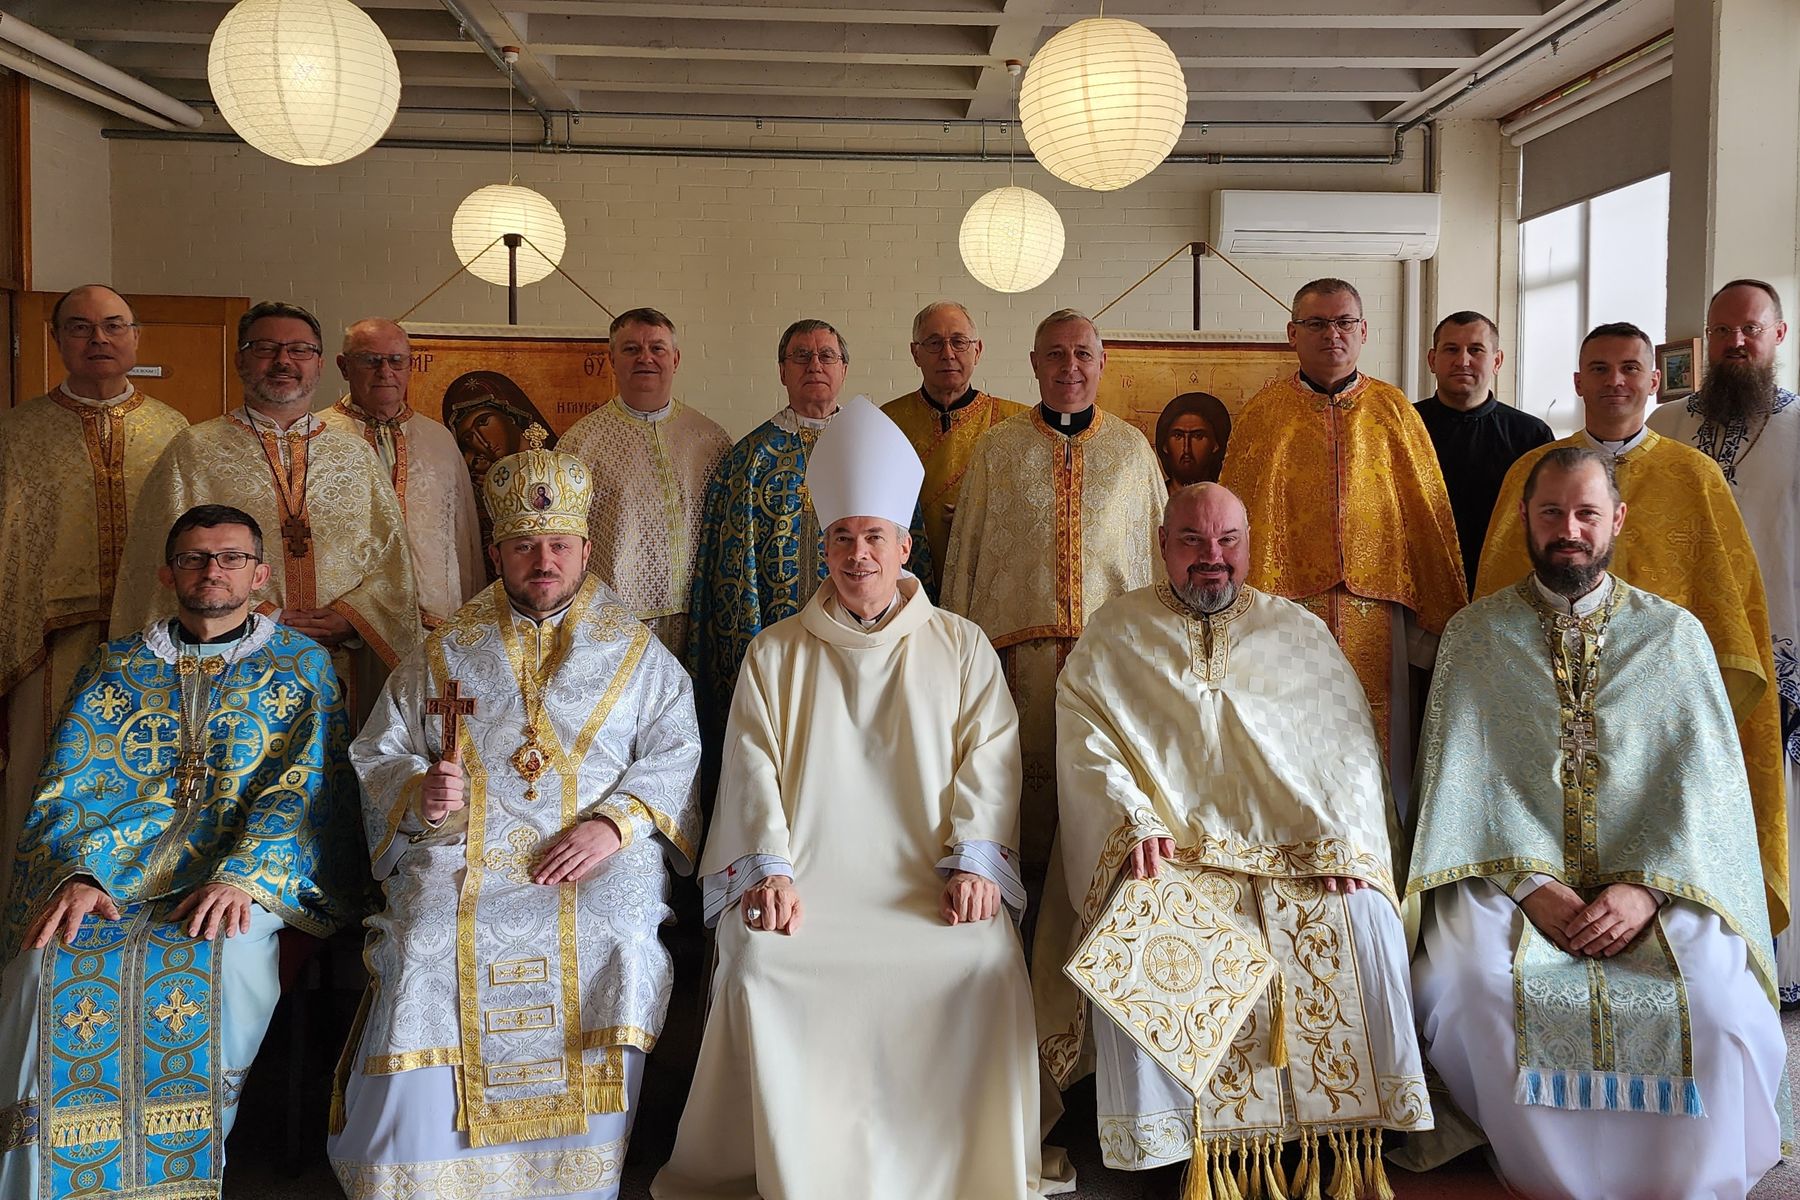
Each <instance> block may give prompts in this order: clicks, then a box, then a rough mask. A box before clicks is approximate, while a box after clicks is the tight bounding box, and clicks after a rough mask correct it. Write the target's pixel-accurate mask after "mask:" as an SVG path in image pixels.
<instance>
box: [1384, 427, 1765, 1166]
mask: <svg viewBox="0 0 1800 1200" xmlns="http://www.w3.org/2000/svg"><path fill="white" fill-rule="evenodd" d="M1521 508H1522V516H1523V518H1524V522H1525V527H1526V539H1527V543H1528V546H1529V549H1530V553H1531V561H1532V564H1533V572H1532V574H1530V575H1528V576H1526V577H1525V578H1524V579H1522V580H1520V581H1519V582H1518V583H1517V584H1516V585H1514V586H1512V587H1508V588H1505V589H1503V590H1502V591H1499V592H1496V593H1495V594H1493V595H1492V596H1489V597H1487V598H1486V599H1483V600H1478V601H1476V602H1475V603H1474V604H1472V605H1470V606H1469V607H1468V608H1466V609H1464V610H1463V611H1462V613H1461V614H1459V615H1458V616H1457V617H1456V618H1455V619H1454V620H1452V621H1451V622H1450V625H1449V627H1448V628H1447V629H1446V630H1445V631H1444V639H1443V643H1442V645H1441V646H1440V647H1439V649H1438V660H1437V675H1436V678H1435V679H1434V680H1433V683H1432V689H1431V700H1430V704H1429V707H1428V709H1427V712H1426V720H1425V731H1424V739H1423V741H1422V744H1421V745H1422V749H1421V754H1420V760H1419V773H1420V784H1421V790H1420V799H1421V809H1420V818H1419V829H1418V836H1417V840H1416V842H1415V845H1414V850H1413V861H1412V879H1411V883H1410V884H1409V885H1408V891H1409V894H1415V895H1422V896H1424V898H1425V904H1424V917H1423V924H1422V928H1421V944H1420V949H1419V953H1418V957H1417V959H1416V960H1415V962H1414V964H1413V981H1414V984H1413V986H1414V999H1415V1001H1416V1003H1417V1005H1418V1010H1419V1018H1420V1022H1421V1026H1420V1027H1421V1030H1422V1032H1423V1035H1424V1041H1425V1044H1426V1055H1427V1057H1428V1058H1429V1059H1430V1061H1431V1064H1432V1065H1433V1066H1434V1067H1435V1068H1436V1069H1437V1072H1438V1074H1440V1075H1441V1076H1442V1077H1443V1081H1444V1084H1445V1085H1446V1086H1447V1088H1448V1090H1449V1093H1450V1096H1451V1097H1452V1098H1453V1099H1454V1100H1455V1102H1456V1105H1457V1106H1458V1107H1459V1108H1460V1109H1461V1110H1462V1112H1463V1114H1466V1115H1467V1117H1468V1118H1470V1119H1471V1120H1472V1121H1473V1122H1474V1124H1475V1125H1476V1126H1478V1127H1479V1132H1475V1131H1471V1130H1468V1129H1467V1127H1466V1124H1463V1123H1456V1124H1463V1134H1462V1136H1460V1137H1458V1138H1449V1137H1444V1138H1439V1139H1434V1142H1435V1144H1427V1145H1414V1146H1410V1147H1408V1150H1409V1158H1410V1159H1411V1161H1410V1162H1409V1165H1415V1166H1418V1167H1428V1166H1432V1165H1435V1164H1436V1162H1438V1161H1442V1160H1443V1159H1445V1158H1447V1157H1448V1156H1450V1155H1452V1154H1455V1153H1458V1152H1460V1151H1462V1150H1465V1149H1468V1148H1470V1147H1471V1146H1473V1145H1476V1144H1479V1142H1480V1141H1481V1138H1482V1135H1485V1138H1486V1141H1487V1142H1488V1144H1489V1145H1490V1146H1491V1147H1492V1157H1493V1159H1494V1162H1495V1167H1496V1169H1497V1170H1498V1172H1499V1173H1500V1175H1501V1176H1502V1178H1503V1179H1504V1180H1505V1181H1506V1182H1507V1183H1508V1184H1509V1185H1510V1186H1511V1187H1512V1188H1513V1189H1515V1190H1516V1191H1518V1192H1519V1193H1521V1194H1523V1195H1526V1196H1530V1197H1532V1198H1533V1200H1570V1198H1581V1200H1622V1198H1629V1200H1663V1198H1666V1200H1701V1198H1713V1200H1726V1198H1727V1197H1732V1198H1741V1197H1743V1196H1744V1195H1745V1194H1746V1193H1747V1192H1748V1191H1749V1190H1750V1189H1751V1187H1753V1186H1754V1185H1755V1183H1756V1181H1757V1180H1758V1179H1760V1178H1761V1177H1762V1175H1763V1173H1764V1172H1766V1171H1767V1170H1769V1168H1770V1167H1772V1166H1774V1165H1775V1163H1776V1161H1777V1159H1779V1157H1780V1155H1781V1146H1782V1142H1783V1140H1784V1139H1783V1125H1784V1124H1786V1123H1788V1120H1789V1118H1788V1117H1787V1109H1788V1104H1787V1098H1786V1094H1785V1088H1784V1085H1783V1063H1784V1061H1785V1059H1786V1057H1787V1044H1786V1042H1785V1041H1784V1039H1783V1037H1782V1032H1781V1027H1780V1022H1779V1019H1778V1017H1777V1015H1776V1008H1775V1004H1774V991H1775V977H1774V964H1773V962H1772V960H1771V956H1770V938H1769V923H1768V915H1767V908H1766V905H1765V903H1764V899H1763V875H1762V870H1761V868H1760V866H1759V860H1758V857H1757V842H1756V830H1755V825H1754V819H1753V816H1752V813H1751V807H1750V794H1749V784H1748V782H1747V780H1746V778H1745V773H1744V760H1743V757H1742V755H1741V753H1740V751H1739V748H1738V738H1737V727H1736V724H1735V722H1734V720H1733V718H1732V713H1731V706H1730V703H1729V701H1728V700H1727V698H1726V695H1725V688H1724V684H1723V683H1722V682H1721V679H1720V676H1719V670H1718V665H1717V663H1716V661H1715V659H1714V656H1713V651H1712V648H1711V645H1710V643H1709V642H1708V640H1707V637H1706V632H1705V630H1704V629H1703V628H1702V627H1701V625H1700V623H1699V621H1697V620H1696V619H1695V618H1694V617H1693V616H1692V615H1691V614H1689V613H1688V612H1687V611H1686V610H1685V609H1682V608H1680V607H1678V606H1676V605H1674V604H1671V603H1669V602H1668V601H1666V600H1663V599H1660V598H1659V597H1657V596H1654V595H1652V594H1650V593H1649V592H1645V591H1641V590H1639V589H1637V588H1634V587H1631V586H1629V585H1627V584H1626V583H1624V582H1623V581H1622V580H1620V579H1618V578H1617V577H1615V576H1613V575H1611V574H1609V573H1608V572H1607V569H1606V568H1607V564H1608V563H1609V562H1610V561H1611V558H1612V544H1613V538H1614V537H1615V536H1616V535H1617V534H1618V532H1619V529H1620V528H1621V526H1622V525H1623V524H1624V522H1625V519H1626V514H1625V506H1624V504H1622V503H1620V502H1619V493H1618V490H1617V488H1616V486H1614V482H1613V478H1612V464H1611V460H1610V458H1608V457H1604V456H1602V455H1599V454H1597V453H1595V452H1594V451H1592V450H1589V449H1586V448H1583V447H1573V446H1571V447H1565V448H1562V449H1558V450H1553V451H1551V453H1549V454H1548V455H1546V456H1545V457H1544V458H1542V459H1541V460H1539V462H1538V463H1537V465H1536V467H1535V468H1534V469H1533V470H1532V472H1531V474H1530V476H1529V477H1528V479H1527V480H1526V483H1525V488H1524V501H1523V504H1522V505H1521ZM1450 1124H1452V1123H1451V1122H1446V1125H1447V1126H1448V1125H1450Z"/></svg>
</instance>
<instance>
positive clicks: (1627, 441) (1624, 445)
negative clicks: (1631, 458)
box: [1581, 425, 1650, 458]
mask: <svg viewBox="0 0 1800 1200" xmlns="http://www.w3.org/2000/svg"><path fill="white" fill-rule="evenodd" d="M1581 435H1582V436H1583V437H1585V438H1586V439H1587V440H1588V441H1589V442H1591V443H1592V444H1593V447H1594V449H1596V450H1603V451H1605V452H1606V453H1607V454H1610V455H1612V456H1613V457H1614V458H1618V457H1619V456H1620V455H1621V454H1629V453H1631V452H1632V451H1633V450H1636V449H1637V448H1638V447H1639V446H1641V445H1643V444H1644V439H1645V438H1647V437H1649V436H1650V427H1649V426H1648V425H1639V426H1638V430H1637V432H1636V433H1634V434H1632V435H1631V436H1630V437H1624V438H1603V437H1600V436H1599V435H1597V434H1594V433H1590V432H1589V431H1588V430H1586V429H1583V430H1582V431H1581Z"/></svg>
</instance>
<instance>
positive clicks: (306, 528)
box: [281, 516, 312, 558]
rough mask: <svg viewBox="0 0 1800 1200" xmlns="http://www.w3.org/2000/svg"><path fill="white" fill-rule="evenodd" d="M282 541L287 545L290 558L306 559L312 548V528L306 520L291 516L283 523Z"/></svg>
mask: <svg viewBox="0 0 1800 1200" xmlns="http://www.w3.org/2000/svg"><path fill="white" fill-rule="evenodd" d="M281 540H282V541H283V542H285V543H286V544H287V552H288V557H289V558H305V557H306V554H307V551H309V550H310V549H311V548H312V526H311V525H308V524H307V523H306V518H305V517H301V516H290V517H287V518H284V519H283V520H282V522H281Z"/></svg>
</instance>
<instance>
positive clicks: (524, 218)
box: [450, 183, 568, 287]
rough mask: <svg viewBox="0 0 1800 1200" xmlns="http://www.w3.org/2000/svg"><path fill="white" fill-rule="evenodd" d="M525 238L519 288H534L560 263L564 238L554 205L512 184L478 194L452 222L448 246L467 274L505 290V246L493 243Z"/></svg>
mask: <svg viewBox="0 0 1800 1200" xmlns="http://www.w3.org/2000/svg"><path fill="white" fill-rule="evenodd" d="M508 233H520V234H524V235H525V244H524V245H522V246H520V247H519V283H520V284H521V285H524V284H527V283H536V282H537V281H538V280H540V279H542V278H543V277H544V276H546V275H548V274H550V272H551V271H553V270H555V269H556V264H557V263H559V262H561V261H562V256H563V248H564V247H565V246H566V245H568V234H567V233H566V232H565V231H564V230H563V220H562V216H561V214H559V213H558V212H557V211H556V205H554V204H552V203H550V201H549V200H547V199H546V198H545V197H544V196H543V195H542V194H541V193H539V192H534V191H532V190H531V189H530V188H528V187H519V186H518V185H517V184H511V183H490V184H488V185H487V186H486V187H484V188H476V189H475V190H474V191H472V192H470V193H469V194H468V195H467V196H466V197H464V199H463V202H462V203H461V204H459V205H457V206H456V215H455V216H454V217H452V218H450V244H451V245H453V246H455V247H456V257H457V258H459V259H461V260H462V262H463V265H465V266H467V267H468V268H469V271H470V273H471V274H473V275H476V276H478V277H480V278H482V279H485V280H487V281H488V282H489V283H497V284H499V285H500V286H502V287H505V286H506V244H505V243H504V242H496V241H495V240H494V239H496V238H498V237H501V236H503V235H505V234H508Z"/></svg>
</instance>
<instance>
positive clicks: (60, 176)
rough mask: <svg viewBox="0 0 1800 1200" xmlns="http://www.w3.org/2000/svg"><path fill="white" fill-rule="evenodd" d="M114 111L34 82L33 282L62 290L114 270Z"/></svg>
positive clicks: (32, 134)
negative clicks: (107, 128) (108, 137)
mask: <svg viewBox="0 0 1800 1200" xmlns="http://www.w3.org/2000/svg"><path fill="white" fill-rule="evenodd" d="M116 119H117V118H114V117H113V115H112V114H111V113H108V112H105V111H103V110H101V109H98V108H95V107H94V106H93V105H91V104H88V103H86V102H84V101H81V100H76V99H74V98H73V97H71V96H66V95H64V94H63V93H61V92H59V91H57V90H55V89H54V88H48V87H44V86H43V85H41V84H36V83H34V84H32V85H31V200H32V219H31V283H32V286H33V287H35V288H37V289H38V290H40V291H63V290H66V289H68V288H72V287H78V286H80V285H81V284H84V283H94V282H97V281H101V280H105V279H106V278H107V277H108V276H110V275H111V273H112V257H113V255H112V228H113V227H112V158H111V156H110V155H109V154H108V153H107V148H106V142H105V141H104V140H103V139H102V138H101V137H100V129H101V127H102V125H104V124H107V123H110V122H112V121H114V120H116Z"/></svg>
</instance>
